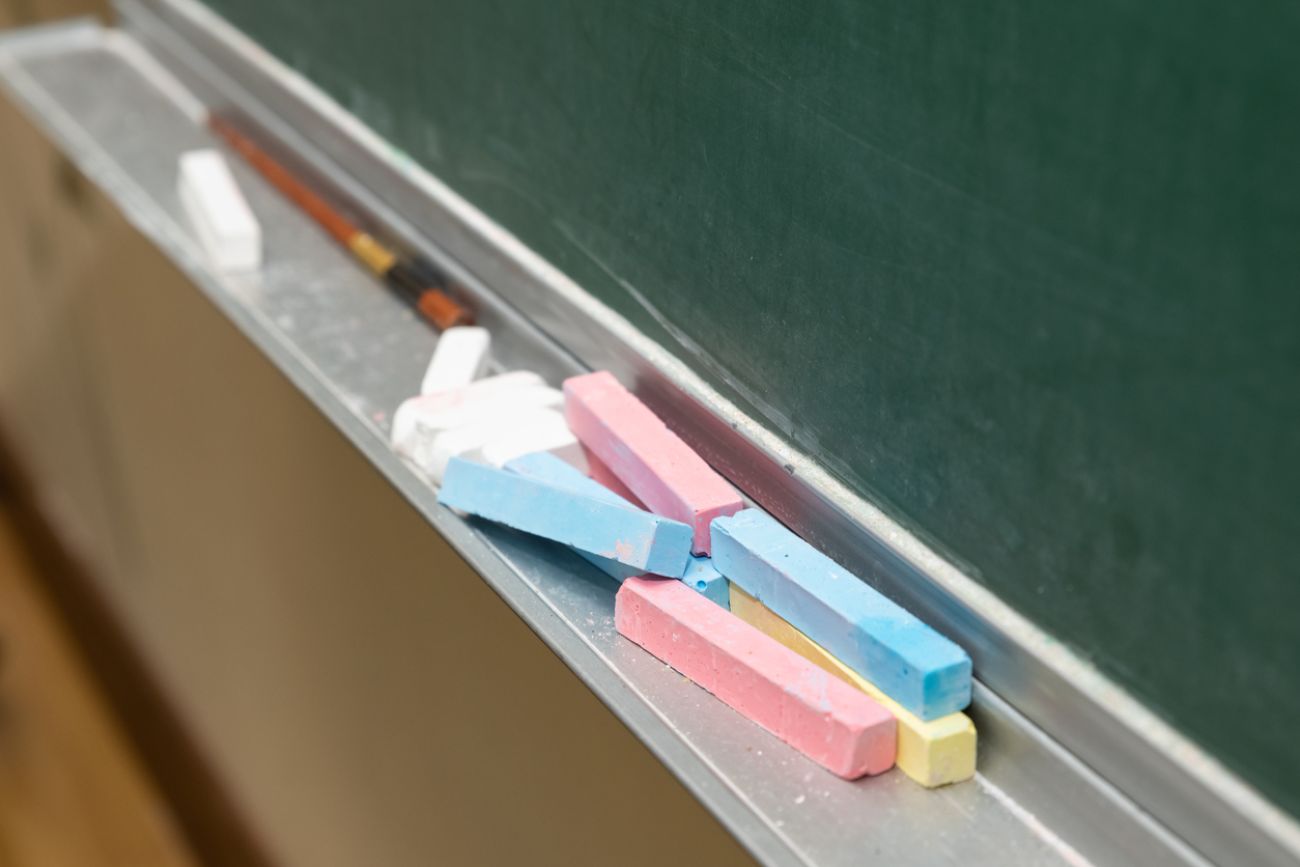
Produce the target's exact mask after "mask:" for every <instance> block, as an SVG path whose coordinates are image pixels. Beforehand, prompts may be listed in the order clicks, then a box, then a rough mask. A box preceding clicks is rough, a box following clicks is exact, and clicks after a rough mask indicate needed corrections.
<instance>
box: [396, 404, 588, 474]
mask: <svg viewBox="0 0 1300 867" xmlns="http://www.w3.org/2000/svg"><path fill="white" fill-rule="evenodd" d="M415 400H417V401H420V400H426V401H427V400H429V397H422V398H415ZM563 403H564V395H563V394H561V393H560V391H559V389H555V388H548V387H547V386H534V387H531V388H519V389H514V390H513V391H510V392H505V393H502V394H497V395H493V396H490V397H486V398H484V399H483V400H475V401H470V402H468V403H462V404H460V405H458V406H453V407H451V408H448V409H441V410H433V411H428V407H425V408H418V407H417V408H416V409H415V410H413V411H411V412H410V413H407V414H406V417H404V418H403V425H405V426H406V427H407V428H408V430H406V432H405V434H404V435H403V437H402V438H401V439H400V440H398V441H395V442H394V445H395V446H396V448H397V451H398V453H399V454H403V455H406V456H407V457H408V458H410V459H411V460H413V461H415V462H416V463H417V464H421V465H423V464H424V463H425V462H426V461H427V460H428V459H429V456H430V455H431V450H432V448H433V443H434V441H435V440H437V438H438V437H439V436H440V435H441V434H442V433H443V432H444V431H449V430H456V429H457V428H463V427H470V426H480V425H491V424H495V425H496V426H497V427H498V428H499V429H500V431H501V432H502V433H505V432H506V431H509V430H512V429H513V428H512V425H511V423H512V421H513V420H514V419H515V418H516V417H517V416H519V415H522V414H523V413H526V412H531V411H532V410H538V409H553V408H558V407H560V406H561V405H562V404H563ZM399 412H401V410H400V409H399ZM408 421H409V425H408V424H407V422H408ZM394 430H396V427H394ZM565 430H566V431H567V430H568V428H567V427H566V428H565Z"/></svg>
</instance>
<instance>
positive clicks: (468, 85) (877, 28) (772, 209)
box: [211, 0, 1300, 812]
mask: <svg viewBox="0 0 1300 867" xmlns="http://www.w3.org/2000/svg"><path fill="white" fill-rule="evenodd" d="M211 2H212V3H213V5H214V6H215V7H216V8H217V9H218V10H219V11H221V12H222V13H224V14H225V15H226V16H228V17H229V18H230V19H231V20H232V21H233V23H235V24H236V25H237V26H238V27H240V28H241V29H243V30H245V31H246V32H248V33H249V34H251V35H252V36H253V37H254V38H256V39H258V40H259V41H261V42H262V43H263V44H264V45H265V46H267V47H268V48H269V49H270V50H272V51H273V52H275V53H276V54H277V55H279V56H280V57H281V58H283V59H284V60H286V61H287V62H289V63H290V64H292V65H293V66H295V67H297V68H298V69H300V70H301V71H303V72H304V73H305V74H306V75H307V76H308V77H309V78H311V79H313V80H314V81H316V82H317V83H318V84H320V85H321V86H322V87H323V88H324V89H325V90H326V91H328V92H329V93H331V94H332V95H333V96H334V97H335V98H337V99H338V100H339V101H340V102H341V103H343V104H344V105H345V106H346V107H348V108H349V109H351V110H352V111H354V112H355V113H356V114H358V115H359V116H360V117H361V118H363V119H364V120H365V121H367V122H368V123H369V124H371V125H372V126H373V127H374V128H375V129H376V130H377V131H378V132H379V133H380V134H382V135H383V136H385V137H387V138H388V139H390V140H391V141H392V142H394V143H396V144H397V145H398V146H399V147H401V148H403V149H404V150H406V151H407V152H408V153H410V154H411V155H412V156H413V157H414V158H415V159H417V160H419V161H420V162H422V163H424V164H425V165H427V166H428V167H429V168H430V169H431V170H432V171H433V172H434V173H435V174H437V175H438V176H439V177H441V178H442V179H443V180H445V181H446V182H447V183H449V184H450V185H451V186H452V187H453V188H455V189H456V190H457V191H458V192H460V193H461V194H462V195H464V196H465V197H466V198H468V199H469V200H470V201H472V202H474V203H475V204H477V205H478V206H479V207H481V208H482V209H483V210H485V211H486V212H487V213H488V214H490V215H491V216H492V217H494V218H495V219H496V220H498V221H499V222H501V223H502V224H504V225H505V226H506V227H508V228H509V229H511V230H512V231H513V232H514V233H515V234H516V235H518V236H519V237H521V238H522V239H523V240H524V241H526V242H527V243H528V244H530V245H531V246H533V247H534V248H536V249H537V250H538V251H540V252H541V253H542V254H543V255H545V256H546V257H547V258H548V259H549V260H550V261H552V262H553V263H554V264H556V265H557V266H559V267H560V268H561V269H563V270H564V271H566V272H567V273H568V274H569V275H570V276H572V277H574V278H575V279H576V280H577V281H578V282H579V283H581V284H582V285H583V286H585V287H586V288H588V289H589V290H590V291H591V292H593V293H595V294H596V295H598V296H599V297H600V298H602V299H603V300H605V301H606V302H607V303H609V304H610V305H611V306H613V307H614V308H616V309H617V310H619V311H620V312H621V313H623V314H625V315H626V316H628V317H629V318H630V319H632V320H633V321H634V322H636V323H637V324H638V325H640V326H642V327H643V328H644V329H645V330H646V331H647V332H648V333H649V334H651V335H652V336H653V337H654V338H656V339H657V340H659V341H660V342H662V343H663V344H664V345H665V346H667V347H669V348H670V349H672V350H674V351H676V352H677V353H679V354H680V355H681V356H682V357H683V358H685V359H686V360H688V361H689V362H690V363H692V364H693V365H694V366H695V367H696V368H697V369H698V370H699V372H701V373H702V374H703V375H705V376H706V377H708V378H709V379H711V380H712V381H713V382H714V383H715V384H717V385H719V386H720V387H722V388H724V389H726V390H727V391H728V392H729V393H731V394H734V395H735V396H737V397H738V398H739V399H740V400H741V402H742V404H743V405H745V406H747V407H748V408H749V409H750V410H752V411H753V412H754V413H755V414H756V415H757V416H758V417H760V418H763V419H765V420H766V421H767V422H768V423H769V424H770V425H771V426H772V427H773V428H774V429H776V430H778V431H780V432H781V433H783V434H785V435H786V436H788V437H789V438H790V439H791V440H793V441H794V442H796V443H797V444H799V445H800V446H802V447H803V448H804V449H806V450H807V451H809V452H811V453H813V454H814V455H816V456H818V457H820V458H821V459H822V460H823V461H824V462H825V463H826V464H827V465H828V466H830V467H831V468H832V469H833V471H835V472H836V473H838V474H839V475H840V476H842V477H843V478H844V479H845V480H846V481H847V482H848V483H849V484H850V485H852V486H853V487H855V488H856V489H858V490H860V491H862V492H863V493H865V494H866V495H868V496H869V497H870V498H872V499H873V500H874V501H876V502H878V503H880V504H881V505H883V506H884V507H886V508H887V509H889V510H890V511H891V512H892V513H893V514H894V515H895V516H896V517H898V518H900V519H901V520H903V521H905V522H906V523H908V524H909V525H911V526H914V527H916V528H919V529H920V530H921V531H922V532H923V533H924V534H925V535H926V536H927V537H928V538H930V539H931V540H933V541H934V542H935V543H936V544H937V545H939V546H940V547H941V548H942V549H943V550H945V551H946V552H948V553H949V554H950V555H951V556H953V557H954V558H955V559H956V560H958V561H959V562H961V563H962V564H963V565H964V566H965V567H966V568H967V569H968V570H969V571H970V572H971V574H973V575H974V576H975V577H976V578H977V579H978V580H980V581H982V582H984V583H985V584H987V586H989V587H990V588H992V589H993V590H995V591H996V592H997V593H999V594H1000V595H1001V596H1002V597H1003V598H1005V599H1007V600H1008V601H1010V602H1011V603H1012V604H1014V605H1015V606H1017V607H1018V608H1019V609H1020V610H1022V611H1023V612H1024V613H1026V614H1027V615H1029V616H1031V617H1032V618H1034V619H1035V620H1036V621H1037V622H1039V623H1040V624H1041V625H1042V626H1044V627H1046V628H1047V629H1049V630H1051V631H1053V632H1054V633H1056V634H1057V635H1058V636H1059V637H1060V638H1062V639H1063V640H1064V641H1066V642H1068V643H1070V644H1071V645H1073V646H1075V647H1077V648H1078V649H1079V650H1081V651H1082V652H1083V653H1084V654H1085V655H1086V656H1087V657H1089V658H1090V659H1092V660H1094V661H1095V662H1096V664H1097V665H1099V666H1100V667H1101V668H1102V669H1103V670H1105V671H1106V672H1107V673H1108V674H1110V675H1111V676H1113V677H1114V678H1115V679H1117V680H1118V681H1119V682H1121V683H1122V684H1124V685H1125V686H1127V687H1128V688H1130V689H1131V690H1132V691H1133V692H1135V693H1136V694H1137V695H1139V696H1140V697H1142V698H1143V699H1145V700H1146V701H1148V702H1149V703H1150V704H1151V705H1152V706H1153V707H1154V708H1155V709H1156V710H1157V711H1158V712H1160V713H1162V714H1163V715H1165V716H1166V717H1167V718H1169V719H1170V720H1172V721H1173V722H1174V723H1175V724H1177V725H1178V726H1179V727H1180V728H1181V729H1183V730H1184V731H1185V732H1187V733H1188V734H1189V735H1191V736H1192V737H1193V738H1195V739H1197V740H1198V741H1200V742H1202V743H1203V744H1205V745H1206V746H1208V747H1209V748H1210V749H1211V750H1213V751H1214V752H1215V753H1216V754H1218V755H1219V756H1220V757H1221V758H1222V759H1223V761H1224V762H1225V763H1227V764H1228V765H1230V766H1231V767H1233V768H1235V769H1236V770H1238V771H1239V772H1240V773H1242V774H1243V775H1244V776H1246V777H1247V778H1248V779H1249V780H1251V781H1253V782H1254V783H1255V784H1256V785H1257V786H1259V787H1260V788H1261V789H1262V790H1264V791H1265V792H1266V793H1267V794H1269V795H1271V796H1272V797H1273V798H1275V799H1276V800H1278V801H1279V802H1280V803H1282V804H1283V805H1284V806H1285V807H1287V808H1288V809H1290V810H1291V811H1293V812H1300V785H1298V784H1297V783H1296V781H1297V780H1300V738H1297V737H1296V736H1295V734H1294V728H1295V725H1296V720H1300V569H1298V568H1297V566H1296V563H1295V560H1294V557H1293V544H1294V543H1295V542H1297V541H1300V506H1298V498H1300V447H1298V446H1300V443H1298V442H1297V430H1298V429H1300V5H1298V4H1295V3H1263V2H1252V0H1240V2H1230V3H1224V2H1208V0H1093V2H1085V3H1044V2H1039V0H992V2H988V3H954V2H938V0H845V2H829V0H826V2H820V0H714V2H684V0H676V2H675V0H638V2H622V0H617V2H616V0H552V2H548V3H527V2H522V0H519V2H487V0H442V2H432V3H431V2H427V0H369V2H365V3H361V2H357V0H327V2H308V0H211Z"/></svg>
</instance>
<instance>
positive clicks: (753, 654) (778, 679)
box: [614, 578, 898, 780]
mask: <svg viewBox="0 0 1300 867" xmlns="http://www.w3.org/2000/svg"><path fill="white" fill-rule="evenodd" d="M614 624H615V626H616V627H617V628H618V631H619V633H621V634H622V635H624V636H626V637H627V638H629V639H631V640H632V641H634V642H636V643H637V644H639V645H641V646H642V647H643V648H645V649H646V650H647V651H649V652H650V653H651V654H653V655H654V656H657V657H658V658H659V659H662V660H663V661H664V662H666V663H668V664H669V665H671V666H672V667H673V668H675V669H677V670H678V671H680V672H681V673H682V674H684V675H686V676H687V677H689V678H690V679H691V680H693V681H695V683H697V684H699V685H700V686H702V687H703V688H704V689H706V690H708V691H709V692H711V693H713V694H714V695H716V696H717V697H718V698H720V699H722V701H724V702H726V703H727V704H728V705H730V706H731V707H732V708H734V709H735V710H736V711H737V712H739V713H740V714H742V715H744V716H745V717H747V718H749V719H750V720H752V721H753V722H755V723H757V724H758V725H760V726H762V727H763V728H765V729H767V730H768V731H769V732H771V733H772V734H774V735H776V736H777V737H779V738H780V739H781V740H783V741H785V742H786V743H788V744H789V745H790V746H792V747H794V748H795V749H797V750H798V751H799V752H801V753H803V754H804V755H806V756H807V757H808V758H810V759H812V760H813V761H815V762H817V763H818V764H820V765H821V766H823V767H824V768H826V769H827V770H829V771H831V772H832V773H834V774H837V775H838V776H841V777H844V778H845V779H847V780H853V779H857V778H858V777H861V776H863V775H864V774H879V773H882V772H884V771H887V770H889V769H890V768H891V767H893V766H894V757H895V755H896V754H897V749H898V746H897V745H898V741H897V723H896V722H895V720H894V717H893V715H892V714H890V713H889V711H887V710H885V709H884V708H883V707H881V706H880V705H879V704H877V703H876V702H875V701H873V700H872V699H871V698H869V697H868V696H867V695H866V693H863V692H860V691H858V690H856V689H854V688H853V687H851V686H849V685H848V684H847V683H844V682H843V681H841V680H840V679H839V678H837V677H835V676H833V675H831V674H829V673H827V672H825V671H823V670H822V669H820V668H818V667H817V666H816V665H813V664H812V663H811V662H809V661H808V660H806V659H804V658H803V657H802V656H800V655H799V654H797V653H795V652H794V651H793V650H790V649H789V648H787V647H785V646H784V645H782V644H779V643H778V642H777V641H776V640H775V639H772V638H769V637H768V636H767V635H765V634H763V633H762V632H759V631H758V630H757V629H755V628H754V627H753V626H750V625H749V624H748V623H746V622H745V621H743V620H741V619H740V618H738V617H736V616H734V615H733V614H731V612H729V611H727V610H726V609H724V608H721V607H719V606H718V605H716V604H714V603H713V602H710V601H709V600H708V599H706V598H704V597H703V596H701V595H700V594H699V593H696V592H695V591H694V590H692V589H691V588H689V587H687V586H686V585H685V584H683V583H682V582H680V581H656V580H653V579H644V578H628V579H627V580H626V581H624V582H623V586H622V587H621V588H619V591H618V595H617V596H616V597H615V601H614Z"/></svg>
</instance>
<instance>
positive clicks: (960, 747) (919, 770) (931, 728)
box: [731, 583, 975, 788]
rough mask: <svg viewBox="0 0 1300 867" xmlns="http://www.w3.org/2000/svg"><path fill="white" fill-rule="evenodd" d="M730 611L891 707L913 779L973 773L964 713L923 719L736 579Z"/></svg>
mask: <svg viewBox="0 0 1300 867" xmlns="http://www.w3.org/2000/svg"><path fill="white" fill-rule="evenodd" d="M731 613H732V614H734V615H736V616H737V617H739V618H740V619H741V620H743V621H745V622H746V623H748V624H749V625H750V626H753V627H755V628H756V629H758V630H759V631H760V632H762V633H764V634H766V635H767V636H769V637H771V638H775V639H776V640H777V641H779V642H781V643H782V644H784V645H785V646H786V647H788V648H790V649H791V650H793V651H794V652H795V653H797V654H799V655H800V656H802V657H803V658H804V659H806V660H808V661H809V662H811V663H813V664H814V665H817V666H819V667H820V668H823V669H825V670H826V671H828V672H830V673H831V674H833V675H835V676H836V677H838V678H840V679H841V680H843V681H845V682H846V683H848V684H850V685H851V686H856V687H857V688H858V689H860V690H862V691H863V692H865V693H866V694H867V695H869V696H871V697H872V698H874V699H875V700H876V701H878V702H880V704H881V705H883V706H884V707H885V708H886V709H887V710H888V711H889V712H890V713H892V714H893V715H894V716H895V717H896V718H897V719H898V760H897V762H898V767H899V769H900V770H901V771H902V772H903V773H905V774H907V775H908V776H909V777H911V778H912V779H913V780H916V781H917V782H918V783H920V784H921V785H923V786H925V787H927V788H935V787H937V786H946V785H948V784H949V783H957V782H961V781H962V780H968V779H970V778H971V777H972V776H974V775H975V724H974V723H972V722H971V720H970V717H968V716H966V714H964V713H953V714H948V716H944V717H940V718H939V719H935V720H930V721H929V722H926V721H924V720H922V719H921V718H920V717H918V716H917V715H916V714H914V713H912V712H911V711H909V710H907V709H906V708H905V707H903V706H902V705H900V704H899V703H898V702H896V701H894V700H893V699H891V698H890V697H889V696H887V695H885V694H884V693H883V692H881V691H880V690H879V689H877V688H876V686H875V684H873V683H871V681H869V680H867V679H866V678H864V677H862V675H860V674H858V673H857V672H856V671H854V670H853V669H851V668H849V667H848V666H846V665H845V664H844V663H842V662H840V661H839V660H838V659H836V658H835V657H833V656H831V655H830V654H829V653H827V652H826V651H825V650H824V649H822V647H821V645H819V644H817V642H815V641H813V640H812V639H811V638H809V637H808V636H806V635H804V634H803V633H802V632H800V631H799V630H797V629H795V628H794V627H793V626H791V625H790V624H789V623H786V622H785V621H784V620H782V619H781V618H780V617H779V616H777V615H776V614H774V613H772V611H770V610H769V609H768V608H767V606H765V605H763V603H761V602H759V601H758V600H757V599H755V598H754V597H753V596H750V595H749V594H748V593H746V592H745V591H744V590H741V589H740V588H739V587H737V586H736V585H735V584H734V583H732V585H731Z"/></svg>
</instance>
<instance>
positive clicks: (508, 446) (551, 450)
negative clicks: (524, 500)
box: [482, 389, 587, 479]
mask: <svg viewBox="0 0 1300 867" xmlns="http://www.w3.org/2000/svg"><path fill="white" fill-rule="evenodd" d="M550 390H552V389H548V391H550ZM561 421H563V418H561ZM508 427H509V429H508V430H506V431H505V432H504V433H502V434H501V436H500V437H498V438H497V439H494V440H492V442H490V443H488V444H487V445H485V446H483V452H482V454H483V462H484V463H486V464H488V465H490V466H494V467H503V466H505V465H506V464H507V463H509V462H510V461H513V460H514V459H515V458H519V457H523V456H524V455H528V454H532V453H534V452H545V453H547V454H550V455H554V456H555V457H556V459H557V460H559V461H560V462H561V463H563V464H564V465H565V466H568V467H570V468H572V469H573V471H574V472H576V473H577V474H578V475H579V476H581V477H582V478H584V479H585V478H587V476H586V470H587V454H586V452H584V451H583V450H582V446H581V445H579V443H578V438H577V437H575V436H574V435H573V431H571V430H569V425H568V423H567V422H566V423H565V424H563V425H555V424H548V425H542V426H535V427H531V428H528V427H520V428H515V427H514V426H513V425H508Z"/></svg>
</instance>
